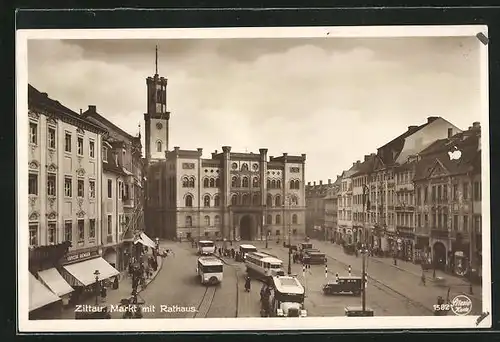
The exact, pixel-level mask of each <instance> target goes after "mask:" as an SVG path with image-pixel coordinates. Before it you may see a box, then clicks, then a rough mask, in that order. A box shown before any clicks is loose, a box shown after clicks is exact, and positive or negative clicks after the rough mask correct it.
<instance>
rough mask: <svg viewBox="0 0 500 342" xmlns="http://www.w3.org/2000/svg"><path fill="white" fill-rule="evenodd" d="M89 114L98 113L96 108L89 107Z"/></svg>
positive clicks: (93, 106)
mask: <svg viewBox="0 0 500 342" xmlns="http://www.w3.org/2000/svg"><path fill="white" fill-rule="evenodd" d="M89 112H91V113H96V112H97V109H96V106H95V105H89Z"/></svg>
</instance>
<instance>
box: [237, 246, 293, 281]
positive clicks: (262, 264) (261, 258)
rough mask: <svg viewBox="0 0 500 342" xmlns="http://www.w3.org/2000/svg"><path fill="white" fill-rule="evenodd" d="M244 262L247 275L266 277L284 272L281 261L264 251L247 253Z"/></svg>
mask: <svg viewBox="0 0 500 342" xmlns="http://www.w3.org/2000/svg"><path fill="white" fill-rule="evenodd" d="M245 264H246V267H247V273H248V275H249V276H255V277H256V278H267V277H270V276H276V275H284V274H285V272H284V271H283V261H281V260H280V259H278V258H276V257H274V256H272V255H269V254H266V253H262V252H250V253H247V254H246V258H245Z"/></svg>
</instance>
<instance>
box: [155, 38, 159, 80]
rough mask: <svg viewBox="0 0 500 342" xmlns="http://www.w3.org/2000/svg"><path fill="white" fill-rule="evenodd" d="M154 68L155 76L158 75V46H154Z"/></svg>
mask: <svg viewBox="0 0 500 342" xmlns="http://www.w3.org/2000/svg"><path fill="white" fill-rule="evenodd" d="M155 67H156V69H155V70H156V72H155V75H158V45H156V59H155Z"/></svg>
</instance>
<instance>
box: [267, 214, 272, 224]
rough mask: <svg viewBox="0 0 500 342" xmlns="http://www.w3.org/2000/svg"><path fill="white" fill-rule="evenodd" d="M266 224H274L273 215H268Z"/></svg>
mask: <svg viewBox="0 0 500 342" xmlns="http://www.w3.org/2000/svg"><path fill="white" fill-rule="evenodd" d="M266 224H273V217H272V216H271V215H267V217H266Z"/></svg>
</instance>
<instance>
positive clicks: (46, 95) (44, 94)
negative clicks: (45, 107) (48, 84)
mask: <svg viewBox="0 0 500 342" xmlns="http://www.w3.org/2000/svg"><path fill="white" fill-rule="evenodd" d="M41 94H42V96H43V97H49V94H47V93H41Z"/></svg>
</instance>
